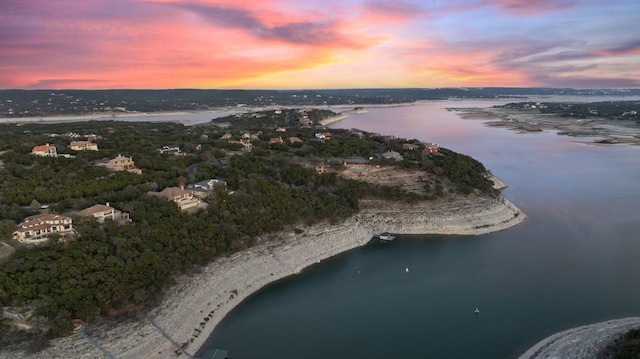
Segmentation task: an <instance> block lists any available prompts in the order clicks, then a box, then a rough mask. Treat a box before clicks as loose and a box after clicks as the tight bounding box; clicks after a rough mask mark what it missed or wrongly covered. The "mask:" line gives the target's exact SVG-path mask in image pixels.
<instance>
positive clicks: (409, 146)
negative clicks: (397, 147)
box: [402, 143, 420, 151]
mask: <svg viewBox="0 0 640 359" xmlns="http://www.w3.org/2000/svg"><path fill="white" fill-rule="evenodd" d="M418 148H420V145H418V144H415V143H403V144H402V149H403V150H409V151H415V150H417V149H418Z"/></svg>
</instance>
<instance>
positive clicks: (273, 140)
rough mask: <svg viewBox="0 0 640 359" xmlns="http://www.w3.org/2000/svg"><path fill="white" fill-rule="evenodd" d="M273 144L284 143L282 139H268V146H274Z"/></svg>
mask: <svg viewBox="0 0 640 359" xmlns="http://www.w3.org/2000/svg"><path fill="white" fill-rule="evenodd" d="M274 143H284V140H283V139H282V137H271V138H270V139H269V144H270V145H271V144H274Z"/></svg>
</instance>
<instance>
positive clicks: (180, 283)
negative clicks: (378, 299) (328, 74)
mask: <svg viewBox="0 0 640 359" xmlns="http://www.w3.org/2000/svg"><path fill="white" fill-rule="evenodd" d="M335 116H336V114H335V113H332V112H330V111H323V110H301V109H287V110H271V111H264V112H257V113H246V114H242V115H234V116H230V117H228V118H220V119H216V120H215V121H213V122H212V123H211V124H207V125H202V126H189V127H188V128H185V127H184V126H182V125H179V124H170V123H135V124H133V123H121V122H117V121H109V122H105V123H101V124H99V125H98V124H96V123H93V122H89V123H86V122H85V123H83V122H77V123H76V122H74V123H64V124H25V125H23V126H19V127H16V126H10V125H4V128H3V130H4V131H3V132H2V133H3V136H5V137H6V138H3V142H2V143H3V146H4V148H2V150H3V151H4V152H3V153H2V155H1V156H2V157H1V158H2V161H3V166H4V167H5V169H6V170H7V171H5V172H3V174H2V176H3V180H4V182H3V183H5V184H6V186H5V187H3V188H2V189H1V190H2V195H3V198H4V199H5V200H6V201H10V203H13V204H12V205H7V204H3V205H2V208H0V210H2V211H3V212H2V213H3V218H15V222H13V223H14V225H15V223H16V222H19V221H20V220H21V219H22V218H23V216H25V215H27V214H32V215H36V216H37V215H38V214H34V213H38V212H47V213H52V212H55V213H60V215H65V216H68V217H69V218H73V229H74V231H73V232H72V233H66V234H62V235H61V234H57V233H56V234H55V235H52V237H51V238H50V239H49V241H48V242H47V243H45V244H44V245H37V246H34V245H22V244H20V243H18V242H17V241H14V240H5V242H7V243H8V244H9V245H11V246H13V247H15V248H16V250H15V252H14V253H13V254H11V255H10V256H9V257H8V258H6V259H4V261H3V263H2V265H1V266H0V276H2V279H3V280H2V282H1V283H2V284H1V285H2V290H3V293H7V294H8V295H6V296H3V297H2V298H0V299H2V300H3V303H4V306H5V307H8V308H9V309H8V310H7V311H5V316H6V315H7V313H19V314H16V316H15V317H14V319H15V320H14V321H13V324H14V326H17V325H22V326H23V327H25V328H31V329H29V330H28V331H27V332H20V331H17V329H14V331H11V332H9V333H7V334H6V335H5V338H4V339H3V343H2V344H3V345H2V347H3V349H1V350H0V357H16V356H17V357H24V358H52V357H54V358H55V357H76V358H90V357H95V356H100V355H112V356H114V357H118V358H167V357H176V356H179V355H184V353H188V354H190V355H193V354H195V353H196V352H197V350H198V349H199V348H200V346H201V345H202V343H203V342H204V341H205V340H206V338H207V337H208V335H209V334H210V333H212V331H213V330H214V328H215V326H216V325H217V323H219V322H220V320H222V319H223V318H224V317H225V316H226V314H227V313H229V311H231V310H232V309H233V308H234V307H235V306H237V305H238V304H240V303H241V302H242V301H243V300H244V299H245V298H247V297H248V296H250V295H252V294H253V293H255V292H256V291H258V290H259V289H260V288H263V287H264V286H266V285H268V284H269V283H272V282H274V281H276V280H279V279H281V278H285V277H287V276H290V275H294V274H296V273H299V272H300V271H302V270H303V269H304V268H306V267H308V266H310V265H313V264H316V263H318V262H320V261H322V260H324V259H325V258H328V257H331V256H334V255H337V254H339V253H342V252H344V251H347V250H350V249H353V248H357V247H359V246H363V245H365V244H366V243H367V242H368V241H369V240H371V238H372V237H373V235H374V234H376V233H379V232H381V231H383V230H384V231H390V232H392V233H394V234H409V233H440V234H467V235H474V234H482V233H487V232H491V231H497V230H502V229H505V228H509V227H511V226H514V225H517V224H518V223H520V222H521V221H523V220H524V219H525V217H526V216H525V215H524V214H523V213H522V212H521V211H520V210H519V209H518V208H516V207H515V206H514V205H513V204H511V203H510V202H509V201H508V200H507V199H505V198H504V197H502V196H501V195H500V194H499V190H498V189H497V188H500V187H503V186H504V184H503V183H501V181H499V180H497V179H495V178H493V177H491V176H490V175H489V173H488V171H487V170H486V169H485V168H484V167H483V166H482V164H480V163H479V162H477V161H475V160H473V159H472V158H470V157H468V156H465V155H461V154H458V153H455V152H453V151H451V150H449V149H446V148H441V147H439V146H438V145H437V144H435V143H427V142H422V141H418V140H415V139H400V138H395V137H393V136H385V135H380V134H374V133H366V132H362V131H357V130H329V129H327V128H326V127H324V126H323V125H322V124H321V121H323V120H326V119H331V118H335ZM52 134H55V136H52ZM78 137H90V139H91V140H93V141H95V143H96V144H97V146H96V148H97V150H94V151H79V152H78V151H75V152H72V151H71V150H70V149H69V142H70V139H71V138H73V139H74V141H77V140H78ZM44 141H49V144H48V145H47V146H48V147H47V148H51V147H53V148H55V149H56V151H55V154H56V156H55V157H54V158H51V157H41V156H38V155H33V154H30V153H29V151H31V147H32V146H34V147H35V146H38V145H41V143H40V142H44ZM46 153H47V154H52V153H54V152H52V151H49V152H46ZM116 155H117V156H116ZM112 156H115V157H116V158H123V159H126V160H127V161H130V162H127V164H126V165H125V166H126V167H123V168H122V170H118V169H119V167H114V168H115V170H116V171H115V172H113V171H114V169H112V168H109V167H105V166H100V165H97V164H98V162H100V161H102V159H103V158H105V157H106V158H111V157H112ZM25 166H28V167H29V168H31V169H37V171H36V170H33V171H30V172H24V168H25ZM118 166H120V164H119V162H118ZM52 169H55V171H52ZM133 169H135V170H136V171H131V170H133ZM36 172H37V173H39V176H38V177H33V178H32V177H31V174H34V173H36ZM18 176H20V177H18ZM21 183H23V184H24V183H33V184H32V185H30V186H24V185H21ZM31 186H35V190H34V189H33V187H31ZM48 188H55V189H56V190H55V191H52V190H48ZM9 189H10V190H9ZM78 189H81V192H78ZM165 196H166V197H165ZM165 198H166V199H168V200H165ZM101 203H102V205H101V206H105V207H108V208H112V209H113V208H116V209H117V213H118V215H117V220H116V215H115V213H116V212H108V213H114V214H113V215H109V216H112V217H109V218H106V214H105V213H106V212H95V211H94V210H93V209H92V210H91V212H90V213H92V216H93V217H92V218H84V217H82V214H83V213H89V211H88V210H89V209H90V208H97V207H95V206H98V205H100V204H101ZM104 203H106V205H104ZM44 204H46V205H44ZM92 205H93V206H92ZM111 206H113V207H111ZM98 207H99V206H98ZM99 208H100V209H104V207H99ZM285 209H286V210H285ZM98 213H102V214H101V215H100V217H96V214H98ZM125 214H126V216H125ZM96 221H98V222H97V223H96ZM3 224H4V225H5V227H6V225H7V224H8V223H4V222H3ZM25 228H27V227H25ZM61 261H65V262H64V263H62V262H61ZM69 261H70V262H69ZM65 263H66V264H65ZM69 263H72V264H71V265H70V264H69ZM73 264H77V265H73ZM62 266H66V267H64V268H66V269H65V270H64V271H60V269H61V268H63V267H62ZM42 268H47V269H48V271H42ZM55 273H58V274H56V276H57V277H56V287H51V286H47V285H46V283H49V280H44V281H42V280H41V276H45V277H47V276H51V275H54V274H55ZM167 279H170V280H167ZM78 282H81V283H86V284H84V285H83V286H78V285H74V284H73V283H78ZM18 288H20V290H18ZM87 290H88V291H87ZM30 293H47V294H46V295H47V296H49V297H48V298H49V299H48V301H47V302H44V303H43V302H39V301H38V300H36V298H35V297H34V298H32V297H30ZM74 298H75V299H74ZM74 300H77V302H74ZM92 303H95V305H94V304H92ZM52 304H55V307H53V306H52ZM66 306H71V307H68V309H66V308H67V307H66ZM61 307H62V308H64V309H60V308H61ZM56 308H58V309H56ZM34 311H35V313H37V315H33V313H34ZM72 319H73V321H72ZM43 324H44V325H43ZM72 324H73V325H75V327H72V326H71V325H72ZM45 330H46V333H47V336H49V337H50V338H53V339H51V340H49V341H48V342H42V341H39V339H37V338H38V335H37V333H38V332H40V333H43V332H42V331H45ZM21 333H25V334H21ZM28 333H32V334H28ZM56 337H58V338H56ZM86 338H90V340H88V339H86ZM168 338H171V339H168ZM38 343H40V344H38ZM45 343H46V344H45Z"/></svg>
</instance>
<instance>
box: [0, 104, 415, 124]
mask: <svg viewBox="0 0 640 359" xmlns="http://www.w3.org/2000/svg"><path fill="white" fill-rule="evenodd" d="M415 104H417V103H414V102H406V103H397V104H365V105H353V104H344V105H332V106H278V105H273V106H234V107H218V108H211V109H207V110H196V111H157V112H97V113H92V114H84V115H73V114H67V115H55V116H31V117H0V124H12V123H15V124H18V123H43V124H48V123H58V122H82V121H112V120H113V121H118V120H123V121H126V120H127V119H128V118H132V117H162V116H190V115H203V114H211V115H212V116H213V117H215V116H217V115H221V114H229V113H230V114H239V113H248V112H257V111H268V110H278V109H283V108H316V109H329V108H332V109H344V108H351V109H353V108H355V107H363V108H387V107H402V106H412V105H415ZM340 116H344V117H343V118H340V119H335V118H330V119H325V120H323V121H326V120H331V121H330V122H327V123H326V124H329V123H332V122H336V121H340V120H342V119H344V118H346V117H347V116H348V115H347V114H344V113H342V112H339V113H338V115H337V116H336V118H337V117H340ZM213 117H212V118H213ZM323 121H321V123H322V122H323ZM171 122H177V123H184V122H186V123H187V124H188V122H189V120H188V119H184V120H172V121H171ZM322 124H324V123H322Z"/></svg>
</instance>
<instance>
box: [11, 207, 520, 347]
mask: <svg viewBox="0 0 640 359" xmlns="http://www.w3.org/2000/svg"><path fill="white" fill-rule="evenodd" d="M406 207H407V205H406V204H403V203H394V202H388V201H368V202H367V201H365V202H363V204H362V210H361V211H360V213H359V214H358V215H356V216H353V217H350V218H348V219H346V220H344V221H343V222H342V223H339V224H327V223H325V224H319V225H315V226H313V227H310V228H306V229H305V230H304V232H302V233H294V232H293V231H288V232H282V233H278V234H276V235H273V236H272V237H273V238H272V239H269V240H263V241H262V242H261V243H260V242H259V243H258V245H256V246H255V247H253V248H251V249H248V250H245V251H242V252H240V253H236V254H234V255H232V256H230V257H226V258H220V259H219V260H217V261H215V262H214V263H211V264H210V265H208V266H206V267H203V268H202V269H201V271H199V273H196V274H193V275H191V276H182V277H179V278H177V283H176V284H175V285H173V286H172V287H171V288H169V289H168V291H167V293H166V294H165V295H164V296H163V299H162V300H161V302H160V304H159V305H157V306H155V307H153V308H151V309H148V310H146V311H145V314H144V315H145V317H146V318H148V319H150V320H151V321H152V322H153V323H154V324H155V325H157V326H158V327H159V328H161V329H162V330H163V331H164V332H165V333H166V334H167V335H168V336H169V337H170V338H171V339H172V340H173V341H174V342H175V343H177V344H178V345H180V346H181V347H183V349H184V351H185V352H186V353H189V354H190V355H194V354H195V353H196V352H197V351H198V349H199V348H200V347H201V346H202V345H203V344H204V342H205V340H206V339H207V338H208V337H209V335H210V334H211V333H212V332H213V330H214V329H215V327H216V325H217V324H218V323H219V322H220V321H221V320H222V319H223V318H224V317H225V316H226V315H227V314H228V313H229V312H230V311H231V310H233V308H235V307H236V306H237V305H239V304H240V303H241V302H242V301H243V300H244V299H246V298H247V297H249V296H250V295H252V294H254V293H256V292H257V291H258V290H260V289H261V288H263V287H265V286H266V285H268V284H270V283H272V282H275V281H277V280H279V279H282V278H285V277H288V276H291V275H294V274H297V273H300V271H302V270H303V269H304V268H306V267H309V266H311V265H313V264H316V263H319V262H320V261H322V260H324V259H326V258H329V257H332V256H335V255H337V254H340V253H343V252H345V251H348V250H350V249H353V248H356V247H359V246H363V245H365V244H366V243H368V242H369V241H370V240H371V238H372V236H373V235H374V234H376V233H378V232H380V231H382V230H387V231H391V232H393V233H396V234H413V233H424V234H430V233H434V234H469V235H472V234H483V233H488V232H492V231H498V230H502V229H505V228H509V227H511V226H515V225H517V224H519V223H520V222H522V221H523V220H524V219H525V217H526V216H525V215H524V213H522V212H521V211H520V210H519V209H518V208H517V207H515V206H514V205H513V204H511V202H509V201H508V200H507V199H505V198H504V197H497V198H491V197H487V198H467V199H458V200H453V201H446V202H443V203H437V204H436V205H435V207H434V204H433V203H432V202H427V203H423V204H421V203H417V204H412V205H411V208H412V209H411V210H407V208H406ZM146 318H143V317H142V316H137V317H134V318H131V319H127V320H122V321H121V322H119V323H118V324H117V325H114V324H113V322H105V323H102V324H92V325H89V326H88V327H86V328H84V329H83V333H84V334H86V335H88V336H89V337H90V338H91V339H92V340H93V341H94V342H95V343H96V344H97V345H98V346H100V347H101V348H102V349H101V350H103V352H101V351H100V350H99V349H97V347H96V346H94V345H92V344H91V343H89V341H88V340H86V339H84V338H83V337H82V336H81V335H80V334H79V333H78V334H73V335H71V336H69V337H66V338H61V339H57V340H54V341H52V342H51V343H50V346H49V347H47V348H46V349H44V350H42V351H39V352H35V353H32V352H30V351H29V350H28V348H24V347H23V348H10V349H3V350H0V358H16V357H20V358H37V359H40V358H42V359H44V358H47V359H49V358H71V357H72V358H95V357H102V356H104V355H105V352H106V353H108V355H111V356H113V357H116V358H174V357H178V356H182V355H184V354H183V353H181V352H180V350H179V349H178V348H177V347H176V345H174V344H173V343H172V342H171V341H170V340H169V339H167V338H166V337H165V336H164V334H163V333H161V332H160V331H159V330H158V329H157V328H156V327H155V326H154V325H153V324H151V322H149V321H148V320H147V319H146Z"/></svg>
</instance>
